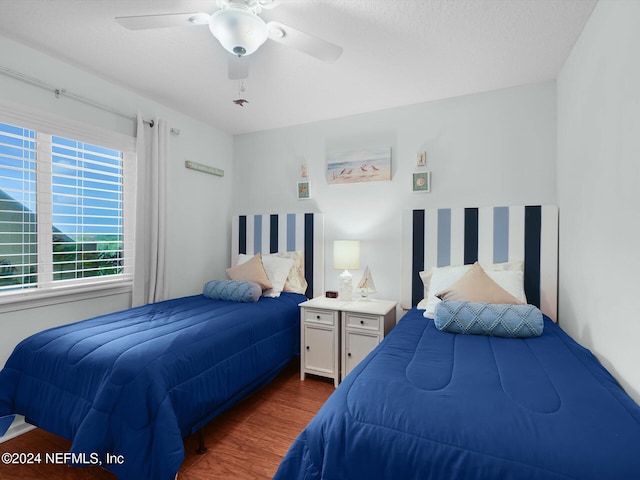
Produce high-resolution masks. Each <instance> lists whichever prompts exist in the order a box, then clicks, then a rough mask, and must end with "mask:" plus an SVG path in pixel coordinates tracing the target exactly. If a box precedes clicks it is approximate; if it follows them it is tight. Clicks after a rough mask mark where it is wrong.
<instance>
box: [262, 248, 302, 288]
mask: <svg viewBox="0 0 640 480" xmlns="http://www.w3.org/2000/svg"><path fill="white" fill-rule="evenodd" d="M270 255H273V256H275V257H280V258H290V259H291V260H293V267H291V271H290V272H289V276H288V277H287V280H286V282H285V283H284V288H283V289H282V291H283V292H294V293H301V294H303V295H304V294H305V292H306V291H307V279H306V278H305V276H304V254H303V252H302V250H296V251H293V252H276V253H271V254H270ZM265 256H266V255H265Z"/></svg>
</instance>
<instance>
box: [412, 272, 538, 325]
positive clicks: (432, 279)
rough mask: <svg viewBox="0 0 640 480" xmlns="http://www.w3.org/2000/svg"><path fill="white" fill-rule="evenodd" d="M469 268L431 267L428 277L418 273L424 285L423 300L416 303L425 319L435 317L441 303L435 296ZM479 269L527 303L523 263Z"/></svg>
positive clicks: (423, 273)
mask: <svg viewBox="0 0 640 480" xmlns="http://www.w3.org/2000/svg"><path fill="white" fill-rule="evenodd" d="M471 267H472V265H455V266H446V267H439V268H438V267H433V268H431V274H430V275H427V274H425V272H420V278H421V279H422V282H423V284H424V285H425V298H424V299H423V300H421V301H420V303H418V306H417V308H419V309H424V310H425V312H424V314H423V315H424V316H425V317H428V318H433V316H434V315H435V311H436V305H437V304H438V303H440V302H441V300H440V299H439V298H438V297H436V295H437V294H438V293H439V292H441V291H443V290H445V289H447V288H449V287H450V286H451V285H453V284H454V283H455V282H457V281H458V280H459V279H460V278H461V277H462V275H464V274H465V273H467V271H469V269H470V268H471ZM481 267H482V269H483V270H484V271H485V272H486V274H487V275H489V277H490V278H491V279H492V280H493V281H494V282H496V283H497V284H498V285H500V286H501V287H502V288H503V289H505V290H506V291H507V292H509V293H510V294H511V295H513V296H514V297H516V298H517V299H518V300H520V301H521V302H522V303H527V298H526V296H525V294H524V273H523V268H524V262H522V261H519V262H505V263H493V264H489V265H481ZM427 281H428V284H427Z"/></svg>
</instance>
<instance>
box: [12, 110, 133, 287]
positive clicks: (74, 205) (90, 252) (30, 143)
mask: <svg viewBox="0 0 640 480" xmlns="http://www.w3.org/2000/svg"><path fill="white" fill-rule="evenodd" d="M0 113H2V112H1V111H0ZM0 120H4V118H3V117H2V116H1V115H0ZM54 130H57V131H54ZM68 133H76V134H77V133H78V132H67V131H65V128H61V127H59V126H58V125H57V124H55V125H54V126H52V127H50V128H46V126H45V128H44V129H43V128H38V129H34V128H30V126H29V127H27V126H24V125H16V124H14V123H8V122H7V123H4V122H1V121H0V299H6V298H7V297H11V296H15V294H22V295H23V296H24V295H28V296H29V295H30V296H32V295H38V294H42V293H45V292H49V293H51V292H55V291H64V290H65V287H68V288H72V289H75V290H77V289H78V287H86V286H94V287H95V286H101V285H103V284H104V283H105V282H110V283H113V282H128V283H130V282H131V279H132V255H131V252H130V245H132V241H131V238H130V237H131V235H130V233H131V232H130V223H131V222H130V221H129V220H130V215H129V214H128V213H129V211H132V208H127V206H128V205H127V204H128V203H133V202H127V200H129V195H128V194H127V191H128V189H129V188H130V184H131V183H132V182H131V180H132V179H131V178H129V177H130V176H131V175H132V173H131V172H135V170H132V165H133V164H134V162H133V160H134V158H135V157H134V155H133V153H132V148H131V145H132V141H131V142H129V143H128V144H127V145H128V147H129V151H125V150H123V149H118V148H114V145H109V146H104V145H101V144H100V143H98V142H95V143H94V142H88V141H85V139H78V138H77V137H78V136H85V135H76V136H75V137H76V138H74V135H69V134H68ZM106 143H114V142H106ZM116 143H117V142H116ZM128 164H129V165H128ZM125 187H126V188H125Z"/></svg>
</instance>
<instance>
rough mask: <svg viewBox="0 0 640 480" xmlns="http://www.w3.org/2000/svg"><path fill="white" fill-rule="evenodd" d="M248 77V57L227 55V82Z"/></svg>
mask: <svg viewBox="0 0 640 480" xmlns="http://www.w3.org/2000/svg"><path fill="white" fill-rule="evenodd" d="M248 76H249V57H238V56H236V55H229V80H244V79H245V78H247V77H248Z"/></svg>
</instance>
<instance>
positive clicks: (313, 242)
mask: <svg viewBox="0 0 640 480" xmlns="http://www.w3.org/2000/svg"><path fill="white" fill-rule="evenodd" d="M294 250H302V251H303V252H304V266H305V277H306V279H307V284H308V287H307V292H306V295H307V297H309V298H312V297H313V296H317V295H320V294H322V293H324V215H322V214H321V213H285V214H264V215H234V216H233V219H232V223H231V265H235V264H236V263H237V261H238V255H239V254H240V253H245V254H248V255H255V254H256V253H265V254H268V253H275V252H291V251H294Z"/></svg>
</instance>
